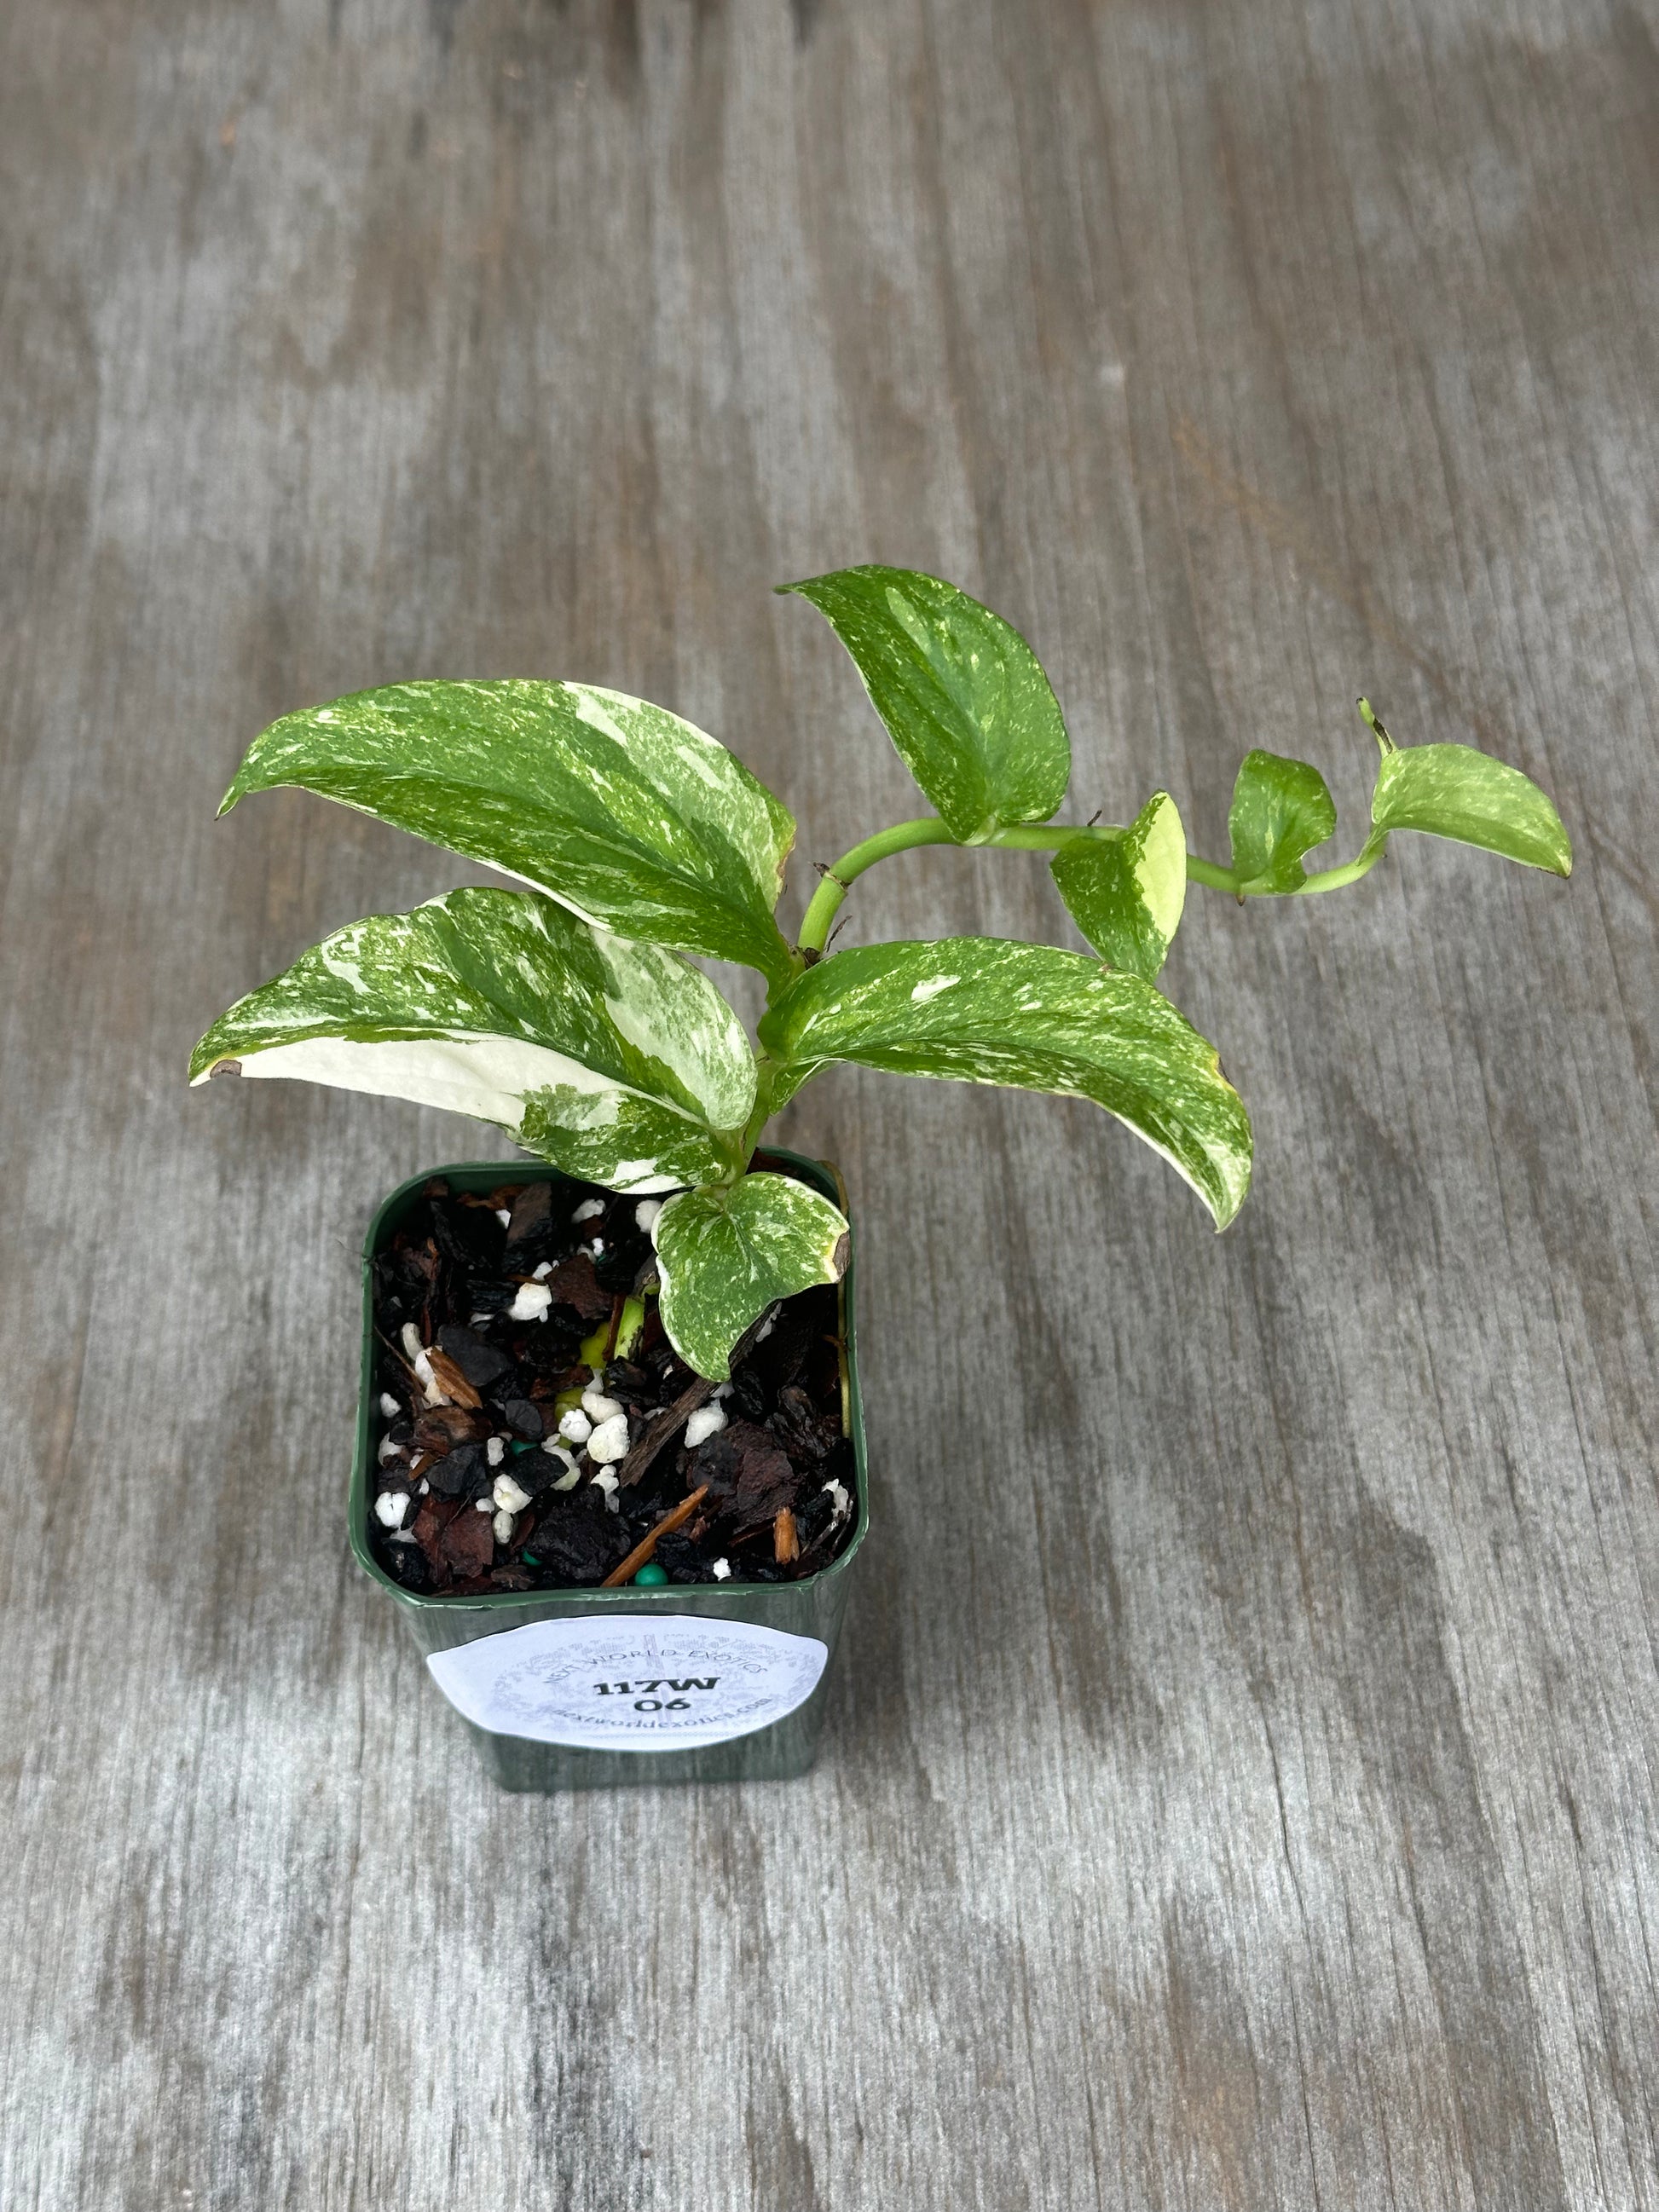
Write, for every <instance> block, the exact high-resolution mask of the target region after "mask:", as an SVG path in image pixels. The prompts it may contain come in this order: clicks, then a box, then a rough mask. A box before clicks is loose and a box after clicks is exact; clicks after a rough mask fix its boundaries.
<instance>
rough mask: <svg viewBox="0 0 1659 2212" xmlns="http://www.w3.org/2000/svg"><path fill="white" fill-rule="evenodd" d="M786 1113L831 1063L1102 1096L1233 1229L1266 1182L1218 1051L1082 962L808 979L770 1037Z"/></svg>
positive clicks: (1149, 994)
mask: <svg viewBox="0 0 1659 2212" xmlns="http://www.w3.org/2000/svg"><path fill="white" fill-rule="evenodd" d="M760 1035H761V1042H762V1044H763V1046H764V1047H765V1048H766V1049H767V1051H768V1052H769V1053H770V1054H772V1055H773V1056H774V1058H775V1059H776V1060H779V1061H781V1063H782V1067H783V1073H782V1077H781V1081H779V1082H778V1083H777V1084H776V1085H775V1091H774V1097H775V1103H779V1104H781V1103H782V1101H783V1099H784V1098H785V1097H788V1096H789V1095H790V1094H791V1093H792V1092H793V1091H795V1090H797V1089H798V1088H799V1085H801V1084H802V1083H804V1082H805V1080H806V1079H807V1077H808V1076H809V1075H811V1074H812V1073H814V1072H815V1071H816V1070H817V1068H819V1067H821V1066H823V1064H824V1062H825V1061H827V1060H857V1061H859V1062H860V1063H861V1064H862V1065H863V1066H866V1067H884V1068H889V1069H890V1070H891V1071H892V1072H893V1073H895V1074H897V1075H937V1076H946V1077H955V1078H957V1079H960V1080H961V1081H963V1082H968V1083H1007V1084H1013V1085H1018V1086H1019V1087H1020V1088H1021V1089H1024V1090H1027V1091H1061V1092H1066V1093H1070V1094H1074V1095H1076V1096H1078V1097H1085V1098H1092V1099H1093V1100H1094V1101H1095V1103H1097V1105H1100V1106H1103V1107H1104V1108H1105V1109H1106V1110H1107V1112H1108V1113H1110V1114H1115V1115H1117V1117H1118V1119H1119V1120H1120V1121H1124V1122H1127V1125H1128V1127H1130V1128H1131V1129H1133V1131H1134V1133H1135V1134H1136V1135H1137V1136H1138V1137H1142V1138H1144V1139H1146V1142H1147V1143H1148V1144H1149V1145H1151V1146H1152V1147H1153V1149H1154V1150H1155V1151H1157V1152H1162V1153H1163V1155H1164V1158H1165V1159H1166V1160H1168V1161H1169V1163H1170V1165H1171V1166H1172V1167H1173V1168H1175V1169H1176V1171H1177V1173H1179V1174H1180V1175H1182V1176H1184V1177H1185V1178H1186V1180H1187V1181H1188V1182H1189V1183H1190V1184H1191V1185H1192V1187H1193V1188H1194V1190H1195V1191H1197V1193H1198V1194H1199V1196H1200V1198H1201V1199H1202V1200H1204V1202H1205V1204H1206V1206H1208V1207H1209V1209H1210V1211H1211V1212H1212V1214H1213V1215H1214V1217H1215V1222H1216V1226H1217V1227H1218V1229H1225V1226H1226V1225H1227V1224H1228V1222H1229V1221H1231V1219H1232V1218H1233V1216H1234V1214H1235V1213H1237V1211H1238V1209H1239V1206H1241V1205H1242V1204H1243V1198H1244V1193H1245V1191H1246V1189H1247V1188H1249V1180H1250V1124H1249V1116H1248V1115H1247V1114H1246V1113H1245V1111H1244V1105H1243V1100H1242V1099H1241V1098H1240V1097H1239V1096H1238V1093H1237V1091H1235V1090H1234V1089H1233V1087H1232V1085H1231V1084H1230V1083H1229V1082H1228V1081H1227V1080H1226V1079H1225V1076H1224V1075H1223V1074H1222V1073H1221V1070H1220V1065H1219V1063H1218V1060H1217V1058H1216V1054H1215V1048H1214V1047H1213V1046H1212V1045H1210V1044H1207V1043H1206V1042H1205V1040H1204V1039H1203V1038H1202V1037H1201V1036H1200V1035H1199V1034H1198V1032H1197V1030H1194V1028H1193V1027H1192V1026H1191V1024H1189V1023H1188V1022H1187V1021H1186V1020H1185V1019H1184V1018H1182V1016H1181V1015H1180V1014H1178V1013H1177V1012H1176V1010H1175V1008H1174V1007H1173V1006H1171V1005H1170V1002H1169V1000H1167V999H1165V998H1164V997H1162V996H1161V995H1160V994H1159V993H1158V992H1157V991H1155V990H1154V989H1153V988H1152V985H1151V984H1150V983H1146V982H1143V981H1141V979H1140V977H1139V976H1138V975H1115V974H1112V973H1111V972H1109V970H1108V969H1104V968H1103V967H1102V966H1101V965H1100V963H1098V962H1097V961H1094V960H1091V959H1089V958H1088V957H1087V956H1086V955H1085V954H1083V953H1080V952H1060V951H1054V949H1053V948H1052V947H1050V946H1048V945H1012V944H1008V943H1006V942H1005V941H1004V940H1002V939H998V938H992V937H947V938H942V939H940V940H939V943H937V944H934V945H921V944H899V945H862V946H860V947H859V948H858V949H857V950H855V951H850V952H837V953H835V954H833V955H832V956H831V957H829V959H827V960H822V961H820V962H819V963H818V964H817V966H816V967H815V968H810V969H808V970H807V972H806V973H805V975H803V976H802V977H801V978H800V980H799V982H797V983H795V984H794V985H793V987H791V988H790V989H789V990H788V991H787V993H786V994H784V996H783V997H782V999H781V1000H779V1002H778V1004H777V1005H776V1006H774V1007H773V1009H772V1010H771V1012H769V1014H768V1015H767V1016H766V1018H765V1019H764V1021H763V1023H762V1024H761V1031H760Z"/></svg>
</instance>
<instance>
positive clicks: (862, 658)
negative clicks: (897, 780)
mask: <svg viewBox="0 0 1659 2212" xmlns="http://www.w3.org/2000/svg"><path fill="white" fill-rule="evenodd" d="M778 589H779V590H780V591H781V592H799V594H800V596H801V598H802V599H810V600H811V603H812V605H814V606H815V607H817V610H818V611H819V613H820V614H822V615H823V617H824V618H825V620H826V621H827V622H828V623H829V626H830V628H831V629H833V630H834V631H835V633H836V636H837V637H838V638H839V639H840V640H841V641H842V644H843V645H844V646H845V647H847V650H848V653H851V655H852V656H853V659H854V662H855V663H856V665H857V667H858V671H859V673H860V676H862V677H863V678H864V684H865V689H866V690H867V691H868V692H869V694H870V697H871V699H872V702H873V703H874V706H875V709H876V712H877V713H878V714H879V715H880V716H881V719H882V720H883V721H884V723H885V724H886V725H887V732H888V735H889V736H890V738H892V740H893V743H894V744H895V745H896V747H897V749H898V753H899V757H900V758H901V759H902V761H903V763H904V764H905V766H906V767H907V768H908V769H909V771H910V773H911V775H913V776H915V780H916V781H917V782H918V783H919V784H920V785H921V788H922V791H923V793H925V794H926V796H927V799H929V800H930V801H931V802H932V804H933V808H934V810H935V811H936V812H937V813H938V814H939V816H940V817H941V818H942V819H943V821H944V823H945V827H946V828H947V829H949V830H950V832H951V836H952V837H953V838H955V840H956V842H957V844H959V845H979V844H983V843H984V842H985V840H986V839H987V837H992V836H995V834H996V832H997V831H998V830H999V829H1006V828H1007V827H1009V826H1010V825H1011V824H1012V823H1020V822H1046V821H1047V820H1048V817H1049V816H1050V815H1051V814H1053V813H1054V811H1055V809H1056V808H1057V807H1058V806H1059V805H1060V801H1061V800H1062V799H1064V798H1065V796H1066V782H1067V780H1068V779H1069V777H1070V775H1071V773H1072V747H1071V741H1070V739H1069V738H1067V737H1066V723H1065V720H1064V718H1063V717H1062V715H1061V714H1060V702H1059V701H1058V700H1057V699H1056V698H1055V697H1054V690H1053V689H1052V687H1051V686H1050V684H1049V682H1048V678H1047V677H1046V676H1045V675H1044V674H1043V672H1042V665H1041V664H1040V662H1039V661H1038V659H1037V657H1036V654H1035V653H1033V652H1032V650H1031V648H1030V646H1029V645H1027V643H1026V642H1025V640H1024V638H1023V637H1022V636H1021V635H1020V634H1019V632H1018V630H1017V629H1014V628H1013V627H1012V625H1011V624H1010V623H1006V622H1004V621H1003V619H1002V617H1001V616H1000V615H994V614H993V613H992V612H991V610H990V609H989V608H988V607H984V606H981V605H980V603H979V601H978V600H977V599H969V596H968V594H967V592H962V591H958V590H957V586H955V585H954V584H946V583H944V582H942V581H941V580H940V579H939V577H937V576H927V575H924V574H921V572H920V571H919V570H917V569H915V568H879V567H875V566H871V567H866V568H837V569H836V570H834V571H833V572H832V573H831V574H829V575H825V576H811V577H808V578H807V579H806V580H805V581H804V582H801V583H798V584H780V585H779V586H778Z"/></svg>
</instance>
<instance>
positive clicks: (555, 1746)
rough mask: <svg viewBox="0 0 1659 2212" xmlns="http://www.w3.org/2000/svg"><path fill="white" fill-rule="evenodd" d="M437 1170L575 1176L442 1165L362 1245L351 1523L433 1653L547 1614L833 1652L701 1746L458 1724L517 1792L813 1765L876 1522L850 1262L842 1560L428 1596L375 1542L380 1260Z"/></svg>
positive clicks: (470, 1179)
mask: <svg viewBox="0 0 1659 2212" xmlns="http://www.w3.org/2000/svg"><path fill="white" fill-rule="evenodd" d="M768 1157H769V1159H770V1160H776V1161H778V1162H781V1163H782V1164H787V1166H789V1167H790V1168H791V1169H793V1170H794V1172H795V1173H796V1174H798V1175H799V1176H803V1177H804V1178H805V1181H807V1182H810V1183H811V1185H812V1186H813V1187H814V1188H816V1189H817V1190H820V1191H822V1192H823V1194H824V1196H825V1197H826V1198H829V1199H833V1200H835V1202H836V1204H837V1205H838V1206H840V1207H841V1208H842V1212H845V1211H846V1208H847V1192H846V1187H845V1185H844V1184H843V1183H842V1179H841V1176H840V1173H839V1171H838V1170H836V1168H834V1167H833V1166H831V1165H830V1164H829V1163H828V1162H827V1161H823V1160H809V1159H805V1158H801V1157H800V1155H799V1154H798V1153H794V1152H781V1151H779V1150H777V1149H776V1148H770V1149H769V1155H768ZM435 1175H436V1176H442V1177H443V1179H444V1180H445V1181H446V1182H447V1183H448V1184H449V1185H450V1187H451V1188H452V1189H455V1190H462V1191H487V1190H493V1189H495V1188H496V1187H497V1186H498V1185H499V1184H501V1183H503V1182H571V1181H572V1178H571V1177H569V1176H565V1175H562V1174H561V1173H560V1171H559V1170H557V1169H556V1168H552V1167H548V1166H546V1165H544V1164H541V1163H539V1162H535V1161H527V1160H484V1161H477V1160H473V1161H468V1162H465V1164H461V1165H459V1166H456V1167H445V1168H435V1169H434V1170H431V1171H430V1172H429V1173H428V1174H426V1175H420V1176H411V1177H410V1181H409V1182H405V1183H400V1184H399V1185H398V1188H397V1189H396V1190H394V1191H393V1192H392V1194H391V1196H390V1197H389V1198H388V1199H386V1200H385V1202H384V1203H383V1204H382V1205H381V1206H380V1208H379V1210H378V1211H377V1212H376V1213H375V1215H374V1220H373V1221H372V1222H371V1223H370V1224H369V1229H368V1236H367V1237H365V1239H364V1240H363V1352H362V1386H361V1389H360V1392H359V1397H358V1404H357V1448H356V1459H355V1462H354V1465H353V1468H352V1474H351V1495H350V1499H349V1504H348V1507H347V1515H348V1525H349V1533H350V1539H351V1548H352V1552H353V1553H354V1554H355V1556H356V1561H357V1564H358V1565H359V1566H360V1567H361V1568H362V1571H363V1572H364V1573H365V1574H366V1575H367V1576H368V1578H369V1580H370V1581H371V1582H372V1583H374V1584H375V1585H376V1586H377V1587H378V1588H379V1589H382V1590H384V1591H385V1593H386V1596H387V1597H388V1598H389V1599H390V1600H391V1601H392V1603H393V1604H394V1605H395V1606H396V1607H398V1612H399V1613H400V1614H401V1615H402V1618H403V1620H404V1625H405V1626H406V1627H407V1628H408V1630H409V1632H410V1635H411V1636H412V1637H413V1638H414V1640H415V1643H416V1645H417V1647H418V1648H419V1650H421V1652H422V1655H423V1656H427V1657H428V1658H429V1657H430V1656H432V1655H433V1654H434V1653H437V1652H445V1651H450V1650H454V1649H455V1647H457V1646H458V1645H460V1644H472V1643H475V1642H477V1640H478V1639H479V1638H483V1637H494V1636H503V1635H507V1634H509V1633H510V1632H513V1631H514V1630H517V1629H522V1628H526V1627H528V1626H531V1624H532V1623H535V1622H540V1621H550V1620H603V1619H605V1618H606V1617H610V1618H612V1619H624V1620H629V1621H635V1620H637V1621H639V1622H641V1624H644V1623H649V1622H658V1621H665V1620H676V1619H685V1618H690V1619H692V1620H707V1621H711V1622H716V1621H741V1622H744V1623H747V1624H750V1625H751V1626H756V1627H758V1628H763V1629H769V1630H773V1631H776V1632H781V1634H782V1635H783V1636H786V1637H792V1638H816V1639H817V1641H818V1642H819V1643H821V1644H823V1645H824V1647H825V1649H826V1651H827V1655H828V1656H827V1657H826V1660H825V1662H824V1668H823V1674H822V1676H821V1677H820V1678H819V1680H818V1683H817V1687H816V1688H815V1689H814V1690H813V1691H812V1692H811V1695H810V1696H809V1697H808V1698H807V1699H806V1700H805V1703H804V1704H801V1705H797V1706H796V1707H795V1709H794V1710H793V1711H792V1712H789V1713H787V1714H786V1715H785V1716H784V1717H782V1718H781V1719H779V1720H776V1721H774V1722H771V1723H769V1724H768V1725H766V1726H764V1727H759V1728H756V1729H752V1730H751V1731H750V1733H748V1734H746V1735H737V1736H733V1737H732V1738H731V1739H730V1740H729V1741H726V1742H723V1743H713V1744H707V1745H703V1746H702V1747H697V1748H686V1747H675V1748H662V1749H643V1748H642V1749H637V1750H636V1749H629V1750H613V1749H610V1748H606V1749H593V1748H587V1747H578V1746H574V1745H570V1744H561V1743H546V1742H541V1741H533V1740H532V1739H531V1738H529V1737H526V1736H522V1735H506V1734H502V1733H501V1732H500V1731H499V1730H498V1729H495V1728H481V1727H478V1726H477V1725H475V1724H474V1723H472V1722H471V1721H470V1720H467V1719H465V1718H464V1717H462V1716H461V1715H460V1714H459V1712H457V1713H455V1714H454V1716H453V1717H454V1720H455V1723H456V1725H457V1726H459V1727H461V1728H465V1729H467V1730H468V1732H469V1733H470V1734H471V1735H472V1737H473V1738H474V1740H475V1741H476V1742H477V1747H478V1750H479V1753H480V1754H481V1756H482V1758H483V1763H484V1766H485V1769H486V1771H488V1772H489V1775H490V1776H491V1778H493V1779H494V1780H495V1782H497V1783H498V1784H500V1785H501V1788H502V1789H504V1790H526V1791H532V1792H540V1793H549V1792H552V1791H555V1790H593V1789H617V1788H622V1787H626V1786H629V1785H637V1784H641V1783H656V1782H762V1781H781V1780H785V1779H787V1778H790V1777H792V1776H794V1775H798V1774H804V1773H805V1771H806V1770H807V1768H808V1767H810V1766H811V1764H812V1761H813V1759H815V1758H816V1756H817V1747H818V1736H819V1733H820V1730H821V1729H822V1727H823V1711H824V1705H825V1703H826V1700H827V1698H828V1694H829V1680H830V1675H831V1673H832V1671H833V1667H834V1662H835V1657H836V1646H837V1644H838V1643H839V1641H840V1638H841V1626H842V1616H843V1614H844V1613H845V1612H846V1610H847V1593H848V1586H849V1583H850V1579H851V1573H852V1567H853V1562H854V1558H855V1557H856V1556H857V1553H858V1551H859V1548H860V1546H861V1545H862V1543H863V1541H864V1538H865V1533H866V1529H867V1528H868V1527H869V1523H870V1508H869V1498H868V1491H867V1486H866V1475H865V1453H864V1410H863V1406H862V1403H861V1401H860V1394H859V1370H858V1352H857V1347H856V1343H855V1340H854V1295H853V1267H852V1265H851V1263H850V1262H849V1264H848V1269H847V1273H846V1274H845V1276H844V1277H843V1279H842V1284H841V1334H842V1343H843V1346H844V1350H843V1352H842V1404H843V1408H844V1411H845V1416H846V1424H847V1432H848V1436H849V1437H851V1439H852V1444H853V1455H854V1470H855V1481H856V1487H857V1499H856V1505H857V1518H856V1521H855V1522H854V1529H853V1534H852V1538H851V1541H849V1542H848V1545H847V1547H846V1548H845V1550H844V1551H842V1553H841V1555H840V1557H839V1558H838V1559H836V1560H835V1561H834V1563H833V1564H832V1565H829V1566H828V1567H825V1568H824V1569H823V1570H822V1571H821V1572H819V1573H818V1574H816V1575H811V1576H809V1577H806V1579H805V1580H804V1581H802V1582H798V1583H740V1582H727V1583H712V1584H710V1583H682V1584H678V1585H676V1584H672V1583H668V1584H665V1585H663V1586H661V1587H660V1588H657V1589H640V1588H638V1587H636V1586H630V1587H629V1588H627V1589H607V1590H599V1589H572V1590H533V1591H519V1590H513V1591H502V1592H500V1593H499V1594H495V1595H490V1596H488V1597H423V1596H421V1595H418V1594H417V1593H416V1592H415V1591H413V1590H406V1589H403V1588H402V1587H401V1585H400V1584H398V1583H395V1582H394V1581H393V1580H392V1577H391V1576H390V1575H388V1574H387V1573H386V1571H385V1570H384V1569H383V1568H382V1567H381V1566H380V1564H379V1562H378V1561H377V1560H376V1559H375V1558H374V1553H372V1552H371V1550H370V1549H369V1544H368V1509H369V1498H370V1494H371V1493H370V1481H369V1477H370V1470H371V1468H372V1467H373V1466H374V1430H375V1401H376V1398H377V1395H378V1392H377V1389H376V1385H375V1381H374V1369H375V1341H374V1274H373V1267H372V1262H373V1261H374V1259H375V1257H376V1256H377V1255H378V1254H379V1253H380V1251H381V1250H382V1249H384V1248H385V1246H386V1245H387V1244H388V1243H390V1241H391V1239H392V1236H393V1234H394V1233H395V1232H396V1231H397V1229H398V1226H399V1225H400V1224H401V1223H402V1222H403V1220H404V1218H405V1216H406V1215H407V1214H408V1213H409V1212H410V1209H411V1208H412V1207H413V1206H415V1205H416V1202H417V1201H418V1200H419V1198H420V1194H421V1193H422V1190H423V1189H424V1188H425V1187H426V1185H427V1184H428V1182H431V1180H432V1177H433V1176H435ZM427 1694H428V1696H429V1697H432V1698H434V1699H437V1698H440V1697H441V1692H440V1691H439V1690H438V1688H437V1687H436V1686H435V1684H432V1683H428V1686H427Z"/></svg>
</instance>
